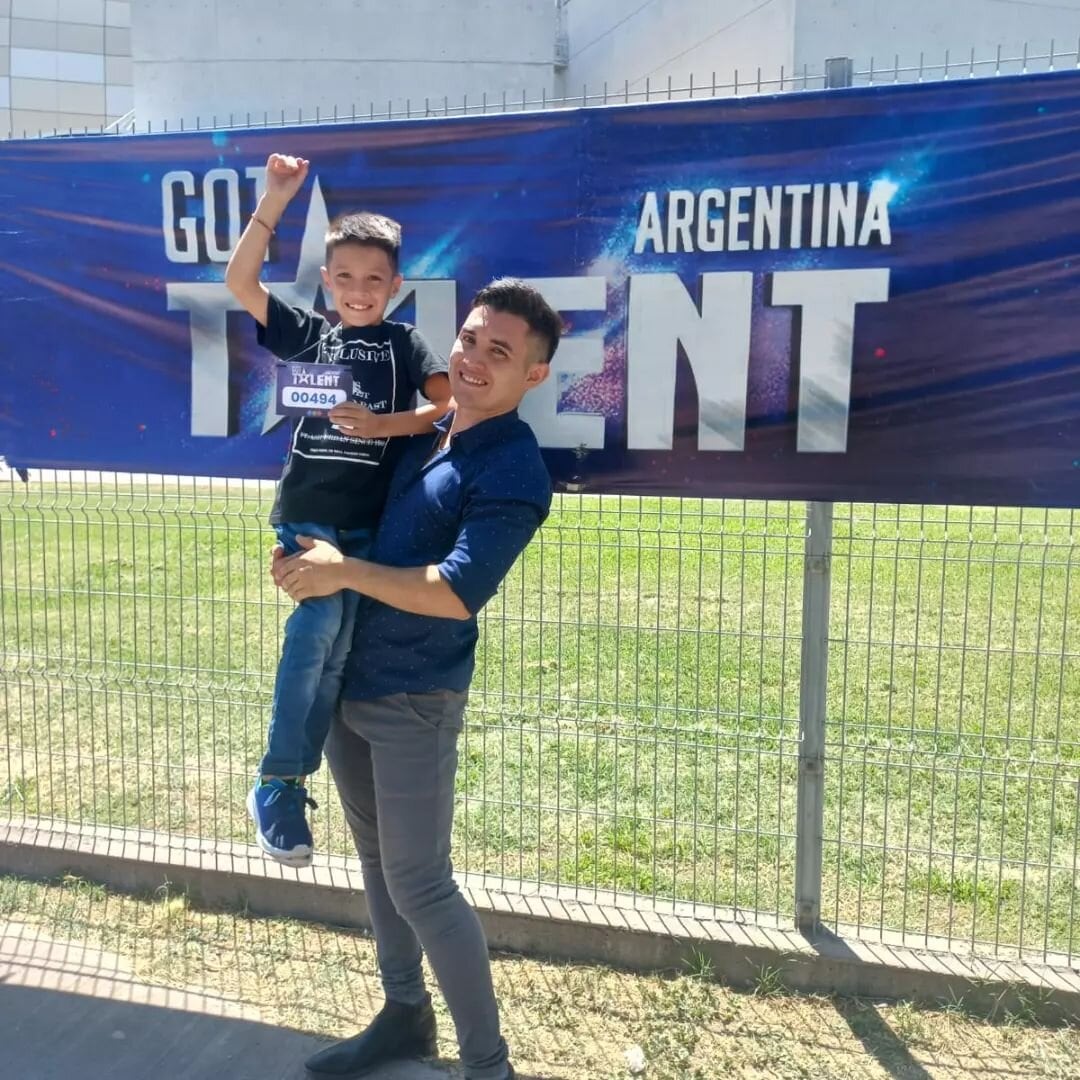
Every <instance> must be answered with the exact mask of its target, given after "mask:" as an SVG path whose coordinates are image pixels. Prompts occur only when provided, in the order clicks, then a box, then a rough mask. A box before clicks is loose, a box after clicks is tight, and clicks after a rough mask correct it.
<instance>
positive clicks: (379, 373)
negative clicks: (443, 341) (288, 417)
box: [256, 293, 446, 529]
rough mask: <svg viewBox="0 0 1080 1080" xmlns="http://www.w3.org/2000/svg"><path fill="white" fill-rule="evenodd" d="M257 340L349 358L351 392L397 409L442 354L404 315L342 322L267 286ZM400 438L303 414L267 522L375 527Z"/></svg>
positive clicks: (305, 356) (303, 354)
mask: <svg viewBox="0 0 1080 1080" xmlns="http://www.w3.org/2000/svg"><path fill="white" fill-rule="evenodd" d="M256 326H257V328H258V338H259V344H260V345H265V346H266V347H267V348H268V349H269V350H270V351H271V352H272V353H273V354H274V355H275V356H276V357H278V358H279V359H281V360H289V361H292V360H296V361H300V362H303V363H308V364H311V363H323V364H348V365H349V367H350V368H352V377H353V390H352V400H353V401H355V402H358V403H359V404H361V405H366V406H367V407H368V408H369V409H370V410H371V411H372V412H377V413H387V412H402V411H403V410H405V409H409V408H411V407H412V400H413V394H414V393H415V392H416V391H418V390H420V391H422V390H423V388H424V383H425V381H426V380H427V379H428V378H429V377H430V376H431V375H437V374H439V373H440V372H445V371H446V361H445V360H443V359H442V357H440V356H439V355H438V354H437V353H435V352H434V351H433V350H432V348H431V346H430V345H428V343H427V341H426V340H425V339H424V337H423V335H422V334H421V333H420V331H419V330H417V329H416V327H414V326H410V325H408V324H407V323H399V322H390V321H389V320H384V321H383V322H381V323H379V325H378V326H360V327H345V326H340V325H337V326H335V325H334V324H332V323H330V322H329V321H328V320H327V319H325V318H323V316H322V315H320V314H318V312H314V311H305V310H304V309H303V308H295V307H290V306H289V305H288V304H286V303H285V302H284V301H282V300H279V299H278V298H277V297H275V296H274V294H273V293H271V294H270V300H269V304H268V306H267V319H266V326H265V327H263V326H261V325H260V324H258V323H256ZM405 441H406V440H404V439H359V438H354V437H353V436H351V435H346V434H345V433H344V432H341V431H338V430H337V429H336V428H335V427H334V426H333V425H332V424H331V423H330V421H329V420H328V419H327V418H326V417H325V416H304V417H301V418H300V419H299V420H298V421H296V426H295V427H294V429H293V437H292V445H291V446H290V447H289V457H288V459H287V460H286V462H285V469H284V471H283V472H282V474H281V481H280V483H279V484H278V488H277V495H276V496H275V498H274V507H273V510H272V511H271V512H270V523H271V524H272V525H277V524H279V523H281V522H304V521H313V522H318V523H319V524H321V525H331V526H333V527H335V528H338V529H363V528H373V527H374V526H375V524H376V522H377V521H378V518H379V514H380V513H381V512H382V507H383V502H384V501H385V500H386V489H387V487H388V485H389V483H390V475H391V473H392V471H393V467H394V460H395V459H396V456H397V450H398V449H399V448H400V446H401V445H402V444H403V443H404V442H405Z"/></svg>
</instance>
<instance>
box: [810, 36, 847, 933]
mask: <svg viewBox="0 0 1080 1080" xmlns="http://www.w3.org/2000/svg"><path fill="white" fill-rule="evenodd" d="M854 72H855V66H854V63H853V61H852V60H851V58H850V57H847V56H834V57H830V58H829V59H827V60H826V61H825V87H826V89H833V88H837V87H841V86H851V84H852V83H853V82H854ZM832 531H833V504H832V503H831V502H808V503H807V504H806V546H805V553H804V556H803V602H802V658H801V663H800V667H799V781H798V796H797V802H796V807H795V925H796V927H798V929H799V930H801V931H802V932H803V933H807V934H812V933H814V932H815V931H816V930H817V929H818V927H819V926H820V925H821V848H822V842H823V840H824V821H825V702H826V692H827V688H828V681H829V594H830V589H831V585H832V567H831V562H830V560H831V557H832Z"/></svg>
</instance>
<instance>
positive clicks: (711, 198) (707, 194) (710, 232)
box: [697, 188, 725, 251]
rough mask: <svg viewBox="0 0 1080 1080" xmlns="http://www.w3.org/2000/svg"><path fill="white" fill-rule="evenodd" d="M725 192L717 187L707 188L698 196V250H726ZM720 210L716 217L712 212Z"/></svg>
mask: <svg viewBox="0 0 1080 1080" xmlns="http://www.w3.org/2000/svg"><path fill="white" fill-rule="evenodd" d="M724 198H725V196H724V193H723V192H722V191H719V190H718V189H717V188H706V189H705V190H704V191H703V192H702V193H701V194H700V195H699V196H698V212H697V218H698V223H697V246H698V251H723V250H724V215H723V208H724ZM713 210H719V211H720V215H719V216H718V217H716V218H713V217H711V216H710V212H711V211H713Z"/></svg>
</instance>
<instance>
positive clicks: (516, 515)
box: [438, 493, 546, 615]
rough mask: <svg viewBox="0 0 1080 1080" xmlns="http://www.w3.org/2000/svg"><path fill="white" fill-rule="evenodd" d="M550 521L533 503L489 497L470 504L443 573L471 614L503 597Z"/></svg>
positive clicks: (474, 499)
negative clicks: (521, 561) (506, 579)
mask: <svg viewBox="0 0 1080 1080" xmlns="http://www.w3.org/2000/svg"><path fill="white" fill-rule="evenodd" d="M545 516H546V511H545V509H544V508H543V507H541V506H540V505H538V504H536V503H532V502H527V501H522V500H517V499H507V498H506V497H502V498H499V497H498V496H494V495H487V494H484V493H480V494H478V495H475V496H473V497H471V498H470V499H469V502H468V505H467V507H466V510H465V514H464V516H463V518H462V522H461V527H460V528H459V530H458V536H457V543H456V544H455V545H454V549H453V551H451V552H450V554H449V555H447V557H446V558H445V559H443V561H442V562H441V563H440V564H439V567H438V570H439V575H440V577H442V579H443V580H444V581H445V582H446V583H447V584H448V585H449V586H450V588H451V589H453V590H454V594H455V595H456V596H457V598H458V599H459V600H460V601H461V602H462V603H463V604H464V605H465V607H466V609H467V610H468V612H469V614H470V615H475V614H476V613H477V612H478V611H479V610H480V609H481V608H482V607H483V606H484V605H485V604H486V603H487V602H488V601H489V600H490V599H491V598H492V597H493V596H494V595H495V593H496V592H498V589H499V585H500V584H501V583H502V580H503V578H504V577H506V575H507V574H508V573H509V572H510V568H511V567H512V566H513V565H514V562H515V561H516V560H517V557H518V556H519V555H520V554H521V553H522V552H523V551H524V550H525V548H526V546H527V545H528V543H529V541H530V540H531V539H532V538H533V534H534V533H535V532H536V530H537V529H538V528H539V527H540V525H541V523H542V522H543V520H544V517H545Z"/></svg>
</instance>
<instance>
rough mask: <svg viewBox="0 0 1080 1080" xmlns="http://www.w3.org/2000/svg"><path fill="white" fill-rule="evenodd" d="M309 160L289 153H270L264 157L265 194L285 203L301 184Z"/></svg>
mask: <svg viewBox="0 0 1080 1080" xmlns="http://www.w3.org/2000/svg"><path fill="white" fill-rule="evenodd" d="M310 165H311V162H310V161H308V160H307V158H298V157H292V156H291V155H290V154H271V155H270V156H269V157H268V158H267V159H266V194H267V195H269V196H270V197H271V198H273V199H277V200H280V201H281V202H282V203H287V202H288V201H289V200H290V199H291V198H292V197H293V196H294V195H295V194H296V193H297V192H298V191H299V190H300V189H301V188H302V187H303V186H304V181H305V180H306V179H307V174H308V168H309V166H310Z"/></svg>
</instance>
